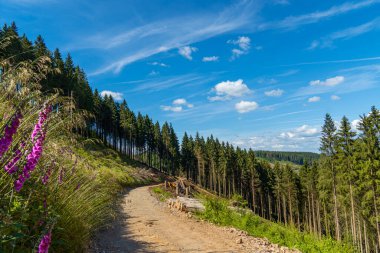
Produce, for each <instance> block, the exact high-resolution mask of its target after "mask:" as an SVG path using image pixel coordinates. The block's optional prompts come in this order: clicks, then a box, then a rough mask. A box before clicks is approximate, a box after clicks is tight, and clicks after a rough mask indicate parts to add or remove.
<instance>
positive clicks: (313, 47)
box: [307, 40, 319, 50]
mask: <svg viewBox="0 0 380 253" xmlns="http://www.w3.org/2000/svg"><path fill="white" fill-rule="evenodd" d="M318 46H319V41H318V40H313V41H312V42H311V44H310V46H309V47H308V48H307V49H308V50H313V49H316V48H317V47H318Z"/></svg>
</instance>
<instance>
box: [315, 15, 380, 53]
mask: <svg viewBox="0 0 380 253" xmlns="http://www.w3.org/2000/svg"><path fill="white" fill-rule="evenodd" d="M377 29H380V18H375V19H373V20H372V21H370V22H367V23H364V24H361V25H358V26H353V27H349V28H346V29H344V30H341V31H337V32H333V33H331V34H329V35H327V36H325V37H323V38H321V39H320V41H316V40H315V41H313V42H312V46H313V43H314V47H312V46H311V47H312V48H311V49H314V48H317V47H320V48H325V47H331V46H332V45H333V43H334V41H336V40H347V39H351V38H354V37H357V36H360V35H362V34H365V33H368V32H371V31H373V30H377Z"/></svg>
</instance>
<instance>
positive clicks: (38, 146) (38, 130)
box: [14, 106, 51, 191]
mask: <svg viewBox="0 0 380 253" xmlns="http://www.w3.org/2000/svg"><path fill="white" fill-rule="evenodd" d="M50 112H51V106H46V107H45V108H44V109H43V110H42V111H41V112H40V115H39V118H38V122H37V124H36V125H35V126H34V130H33V132H32V135H31V139H32V141H33V142H34V145H33V147H32V151H31V152H30V153H29V154H28V156H27V158H26V163H25V166H24V168H23V171H22V173H21V175H20V176H19V177H18V179H17V180H16V181H15V183H14V186H15V189H16V191H20V190H21V188H22V187H23V185H24V183H25V181H26V180H27V179H29V178H30V173H31V172H32V171H33V170H34V169H35V168H36V166H37V163H38V160H39V159H40V157H41V155H42V150H43V149H42V146H43V143H44V140H45V129H44V123H45V121H46V119H47V117H48V115H49V113H50Z"/></svg>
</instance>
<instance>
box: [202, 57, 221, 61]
mask: <svg viewBox="0 0 380 253" xmlns="http://www.w3.org/2000/svg"><path fill="white" fill-rule="evenodd" d="M218 60H219V56H205V57H203V59H202V61H203V62H212V61H218Z"/></svg>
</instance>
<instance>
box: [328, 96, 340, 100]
mask: <svg viewBox="0 0 380 253" xmlns="http://www.w3.org/2000/svg"><path fill="white" fill-rule="evenodd" d="M330 98H331V100H339V99H340V97H339V96H337V95H331V97H330Z"/></svg>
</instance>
